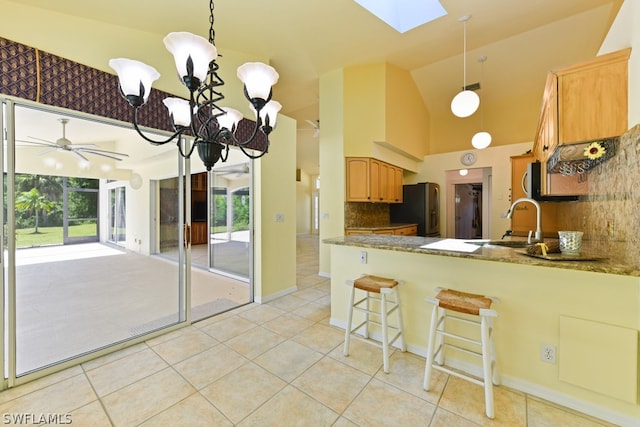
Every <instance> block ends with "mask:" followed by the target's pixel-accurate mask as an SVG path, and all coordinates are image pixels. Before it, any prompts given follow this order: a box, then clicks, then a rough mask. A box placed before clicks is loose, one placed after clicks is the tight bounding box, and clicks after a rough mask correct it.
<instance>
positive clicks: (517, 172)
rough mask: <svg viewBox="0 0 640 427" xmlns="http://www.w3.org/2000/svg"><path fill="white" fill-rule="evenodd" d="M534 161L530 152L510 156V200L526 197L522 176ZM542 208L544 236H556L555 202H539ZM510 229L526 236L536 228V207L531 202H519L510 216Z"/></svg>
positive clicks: (515, 234) (516, 234)
mask: <svg viewBox="0 0 640 427" xmlns="http://www.w3.org/2000/svg"><path fill="white" fill-rule="evenodd" d="M533 161H534V156H533V154H532V153H528V154H523V155H520V156H512V157H511V200H510V202H511V203H513V202H514V201H516V200H517V199H519V198H521V197H527V194H526V189H525V185H526V184H525V179H524V176H525V174H526V173H527V166H528V164H529V163H531V162H533ZM539 203H540V207H541V210H542V216H541V224H542V232H543V236H545V237H556V238H557V233H558V220H557V204H556V203H555V202H539ZM511 230H512V231H513V235H514V236H527V235H528V233H529V230H533V231H534V232H535V230H536V207H535V206H534V205H533V204H532V203H519V204H517V205H516V207H515V210H514V212H513V215H512V216H511Z"/></svg>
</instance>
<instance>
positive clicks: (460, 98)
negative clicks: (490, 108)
mask: <svg viewBox="0 0 640 427" xmlns="http://www.w3.org/2000/svg"><path fill="white" fill-rule="evenodd" d="M479 106H480V97H479V96H478V94H477V93H475V92H474V91H472V90H463V91H462V92H459V93H458V94H457V95H456V96H455V97H454V98H453V100H452V101H451V112H453V114H455V115H456V116H458V117H469V116H470V115H472V114H473V113H475V112H476V110H477V109H478V107H479Z"/></svg>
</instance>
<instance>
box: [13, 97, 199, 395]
mask: <svg viewBox="0 0 640 427" xmlns="http://www.w3.org/2000/svg"><path fill="white" fill-rule="evenodd" d="M2 104H3V110H4V114H3V120H2V121H3V126H4V128H5V129H6V135H7V141H6V142H5V144H4V150H3V153H2V155H3V157H4V160H5V161H3V162H2V163H3V164H4V165H6V166H5V168H4V171H3V172H4V174H3V177H4V184H5V185H4V187H3V188H4V198H3V210H2V214H3V220H4V224H5V227H4V230H3V242H2V244H3V247H2V249H3V255H4V259H5V260H6V262H5V263H4V268H3V281H2V283H3V289H4V292H3V293H2V295H3V305H4V313H5V316H4V319H3V321H4V323H3V333H4V337H5V339H4V340H3V345H4V347H3V351H2V356H3V359H4V361H5V364H4V367H5V371H4V372H5V379H6V380H7V381H6V383H5V386H12V385H14V384H18V383H21V382H24V381H26V380H28V379H29V378H33V377H34V376H37V375H40V373H41V372H50V371H53V370H56V369H60V368H59V366H67V365H71V364H74V363H77V360H78V358H87V357H88V355H89V354H91V353H94V352H96V351H102V350H103V349H107V348H109V347H112V346H114V345H115V344H120V343H124V342H127V341H132V340H133V341H135V340H136V339H138V338H140V337H142V336H143V335H145V334H148V333H150V332H153V331H159V330H161V329H163V328H167V327H169V326H172V325H177V324H178V323H180V322H183V321H185V320H187V317H188V316H187V305H186V304H187V298H186V297H185V295H186V294H187V292H188V290H187V281H188V275H187V274H185V267H184V263H185V260H186V258H185V256H184V253H185V249H184V247H182V246H180V247H179V248H178V251H179V252H180V254H181V255H180V256H179V259H180V260H181V262H175V263H168V262H166V260H164V259H161V258H159V257H157V256H154V255H153V254H154V253H157V252H158V251H157V248H156V247H154V246H153V245H154V242H155V241H154V240H153V239H152V235H154V234H155V233H156V230H159V229H160V226H161V224H157V223H156V210H155V208H154V207H153V201H154V200H156V195H155V193H154V191H155V188H154V187H153V185H151V184H150V183H151V182H154V180H155V179H157V176H155V175H154V174H165V175H167V174H176V169H178V173H179V174H182V173H183V170H182V169H181V166H180V164H181V163H180V162H183V160H182V159H181V158H178V155H177V152H176V151H177V150H175V149H173V150H170V151H169V150H167V152H166V153H164V154H163V152H162V151H158V149H156V148H155V147H152V146H150V145H149V144H144V143H143V142H141V141H138V139H139V138H138V137H137V136H136V135H135V134H134V133H133V132H132V131H131V130H130V129H127V128H124V127H120V126H116V124H115V123H110V122H102V121H96V119H95V118H90V117H86V116H83V115H78V114H76V113H74V112H71V111H68V110H60V109H47V110H45V109H43V107H42V106H41V105H34V104H31V103H27V102H22V101H20V102H18V101H14V100H11V99H2ZM62 119H65V120H67V122H66V138H67V139H68V140H69V141H71V143H70V145H68V146H66V147H64V148H62V147H60V146H59V145H57V144H56V141H57V140H58V139H59V138H60V135H61V132H62V128H61V126H60V123H61V120H62ZM4 133H5V132H3V134H4ZM136 143H137V144H140V145H139V146H138V145H136ZM87 146H92V147H95V148H98V149H100V150H112V151H114V152H120V153H125V154H127V155H128V157H127V158H126V159H123V160H121V161H117V160H114V159H113V158H112V157H109V158H107V157H104V156H101V155H89V154H87V153H83V152H82V151H76V150H77V149H76V147H78V148H80V147H87ZM147 146H149V149H147ZM173 148H175V146H173ZM161 155H164V156H165V157H167V160H166V161H164V162H158V163H156V164H155V165H154V167H153V168H148V169H144V168H141V167H140V165H144V164H146V163H147V160H146V159H147V158H150V157H151V158H154V159H157V158H158V157H159V156H161ZM176 158H178V161H176ZM156 161H157V160H156ZM134 168H137V169H136V170H137V171H138V172H139V174H140V176H142V177H143V182H144V184H143V185H141V186H139V185H136V186H135V187H136V188H135V189H134V188H133V187H132V186H131V185H130V184H129V177H130V176H131V175H132V171H133V169H134ZM163 168H164V169H163ZM177 191H178V193H176V197H175V198H174V199H173V202H174V203H176V204H177V205H178V206H182V203H183V202H182V201H183V200H188V196H187V197H185V196H183V192H184V188H183V187H178V188H177ZM183 220H184V217H183V216H182V215H178V217H177V218H176V221H174V222H172V223H171V224H162V225H164V226H166V227H170V228H172V230H171V233H172V234H173V235H175V236H181V235H182V227H181V226H180V223H181V222H182V221H183ZM111 243H116V244H117V245H113V244H111ZM81 360H82V359H81Z"/></svg>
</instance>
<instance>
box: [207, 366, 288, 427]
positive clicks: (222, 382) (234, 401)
mask: <svg viewBox="0 0 640 427" xmlns="http://www.w3.org/2000/svg"><path fill="white" fill-rule="evenodd" d="M286 385H287V383H286V382H284V381H283V380H281V379H280V378H278V377H277V376H275V375H273V374H271V373H269V372H267V371H266V370H265V369H263V368H261V367H259V366H258V365H256V364H254V363H247V364H246V365H243V366H241V367H240V368H238V369H236V370H234V371H233V372H231V373H229V374H228V375H225V376H224V377H222V378H220V379H219V380H217V381H215V382H214V383H212V384H211V385H209V386H207V387H205V388H204V389H202V390H201V391H200V393H202V395H203V396H204V397H206V398H207V399H208V400H209V401H211V402H212V403H213V404H214V405H215V406H216V408H218V409H219V410H220V411H221V412H222V413H223V414H224V415H225V416H226V417H227V418H229V420H231V421H232V422H233V423H238V422H240V421H241V420H242V419H244V418H245V417H246V416H247V415H249V414H250V413H251V412H253V411H255V410H256V409H257V408H258V407H259V406H260V405H262V404H263V403H264V402H266V401H267V400H269V399H271V398H272V397H273V396H274V395H275V394H276V393H278V392H279V391H280V390H282V389H283V388H284V387H285V386H286Z"/></svg>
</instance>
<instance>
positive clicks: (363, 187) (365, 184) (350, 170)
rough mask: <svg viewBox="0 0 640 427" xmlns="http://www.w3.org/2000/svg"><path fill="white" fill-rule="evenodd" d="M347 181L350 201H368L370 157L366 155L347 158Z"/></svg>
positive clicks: (348, 199)
mask: <svg viewBox="0 0 640 427" xmlns="http://www.w3.org/2000/svg"><path fill="white" fill-rule="evenodd" d="M346 167H347V171H346V172H347V173H346V181H347V189H346V190H347V191H346V192H347V195H346V197H347V201H348V202H368V201H370V198H369V197H370V193H369V175H370V174H369V159H368V158H366V157H350V158H347V160H346Z"/></svg>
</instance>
